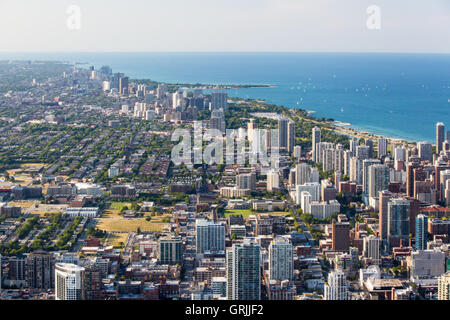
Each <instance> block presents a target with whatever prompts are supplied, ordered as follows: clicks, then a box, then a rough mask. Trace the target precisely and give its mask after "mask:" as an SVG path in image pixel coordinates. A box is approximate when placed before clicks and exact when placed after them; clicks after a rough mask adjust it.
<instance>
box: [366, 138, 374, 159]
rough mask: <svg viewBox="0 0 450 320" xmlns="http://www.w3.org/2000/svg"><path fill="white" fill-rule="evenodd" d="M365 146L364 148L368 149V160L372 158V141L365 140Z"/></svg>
mask: <svg viewBox="0 0 450 320" xmlns="http://www.w3.org/2000/svg"><path fill="white" fill-rule="evenodd" d="M365 144H366V147H369V158H372V155H373V140H372V139H367V140H366V143H365Z"/></svg>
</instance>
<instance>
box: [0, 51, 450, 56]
mask: <svg viewBox="0 0 450 320" xmlns="http://www.w3.org/2000/svg"><path fill="white" fill-rule="evenodd" d="M74 53H76V54H93V53H94V54H95V53H96V54H98V53H102V54H123V53H133V54H137V53H141V54H144V53H147V54H148V53H161V54H186V53H189V54H213V53H215V54H218V53H220V54H245V53H247V54H274V53H276V54H399V55H400V54H405V55H407V54H410V55H425V54H426V55H450V52H425V51H424V52H421V51H408V52H399V51H159V50H155V51H145V50H137V51H114V50H112V51H102V50H99V51H1V50H0V54H74Z"/></svg>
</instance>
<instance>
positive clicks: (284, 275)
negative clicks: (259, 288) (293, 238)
mask: <svg viewBox="0 0 450 320" xmlns="http://www.w3.org/2000/svg"><path fill="white" fill-rule="evenodd" d="M269 276H270V279H271V280H280V281H283V280H293V278H294V248H293V246H292V243H291V242H290V241H289V239H287V238H284V237H276V238H275V239H274V240H273V241H272V242H271V243H270V245H269Z"/></svg>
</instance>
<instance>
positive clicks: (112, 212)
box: [103, 202, 131, 219]
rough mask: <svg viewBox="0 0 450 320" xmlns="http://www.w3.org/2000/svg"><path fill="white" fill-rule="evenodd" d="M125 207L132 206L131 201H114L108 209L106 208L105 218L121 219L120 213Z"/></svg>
mask: <svg viewBox="0 0 450 320" xmlns="http://www.w3.org/2000/svg"><path fill="white" fill-rule="evenodd" d="M123 207H128V208H130V207H131V203H129V202H112V203H111V205H110V206H109V208H108V209H107V210H105V212H104V213H103V217H104V218H110V219H112V218H114V219H119V218H121V217H122V216H121V215H119V213H120V210H122V208H123Z"/></svg>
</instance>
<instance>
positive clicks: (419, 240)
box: [416, 214, 428, 250]
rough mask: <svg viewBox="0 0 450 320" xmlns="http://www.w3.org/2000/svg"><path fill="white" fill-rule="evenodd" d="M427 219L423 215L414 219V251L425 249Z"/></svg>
mask: <svg viewBox="0 0 450 320" xmlns="http://www.w3.org/2000/svg"><path fill="white" fill-rule="evenodd" d="M427 230H428V218H427V216H425V215H423V214H419V215H418V216H417V217H416V250H426V249H427V237H428V233H427Z"/></svg>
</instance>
